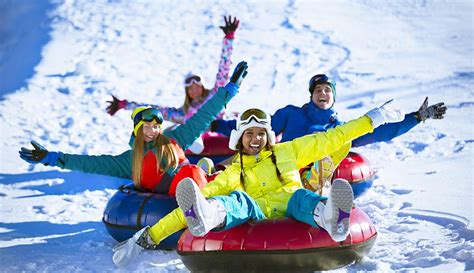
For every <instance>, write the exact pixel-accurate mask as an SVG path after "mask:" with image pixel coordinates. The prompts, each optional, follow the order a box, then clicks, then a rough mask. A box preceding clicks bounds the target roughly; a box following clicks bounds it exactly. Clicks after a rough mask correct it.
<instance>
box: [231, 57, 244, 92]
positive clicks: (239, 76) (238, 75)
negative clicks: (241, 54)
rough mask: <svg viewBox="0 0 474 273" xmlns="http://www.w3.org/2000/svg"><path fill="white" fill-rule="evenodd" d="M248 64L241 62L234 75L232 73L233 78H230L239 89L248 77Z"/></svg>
mask: <svg viewBox="0 0 474 273" xmlns="http://www.w3.org/2000/svg"><path fill="white" fill-rule="evenodd" d="M247 68H248V65H247V62H245V61H242V62H240V63H239V64H238V65H237V66H236V67H235V69H234V73H232V76H231V77H230V82H231V83H234V84H236V85H237V86H238V87H240V84H241V83H242V80H243V79H244V78H245V76H247Z"/></svg>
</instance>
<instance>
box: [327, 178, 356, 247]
mask: <svg viewBox="0 0 474 273" xmlns="http://www.w3.org/2000/svg"><path fill="white" fill-rule="evenodd" d="M331 198H332V208H331V209H332V215H333V218H332V219H331V234H333V236H332V237H333V239H334V240H335V241H337V242H340V241H344V240H345V239H346V237H347V231H348V230H349V217H346V218H343V219H342V220H341V221H340V222H339V217H340V211H342V212H343V213H347V214H349V213H350V212H351V210H352V203H353V201H354V193H353V192H352V187H351V185H350V184H349V183H348V182H346V181H344V180H338V179H337V180H334V182H333V184H332V188H331ZM341 216H342V217H344V215H341ZM341 231H343V232H341Z"/></svg>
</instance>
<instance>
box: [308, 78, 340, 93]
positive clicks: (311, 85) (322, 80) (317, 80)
mask: <svg viewBox="0 0 474 273" xmlns="http://www.w3.org/2000/svg"><path fill="white" fill-rule="evenodd" d="M321 83H328V84H329V85H331V88H333V89H334V88H335V86H336V83H335V82H334V81H332V80H330V79H329V78H328V76H326V74H316V75H314V76H313V77H312V78H311V79H310V80H309V92H311V93H313V90H314V87H316V85H317V84H321Z"/></svg>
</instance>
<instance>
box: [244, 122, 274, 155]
mask: <svg viewBox="0 0 474 273" xmlns="http://www.w3.org/2000/svg"><path fill="white" fill-rule="evenodd" d="M267 139H268V137H267V130H265V129H263V128H260V127H250V128H248V129H247V130H245V131H244V133H243V134H242V147H243V149H244V153H245V154H247V155H256V154H258V153H259V152H260V151H261V150H262V149H263V148H265V146H266V145H267Z"/></svg>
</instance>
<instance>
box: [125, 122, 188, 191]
mask: <svg viewBox="0 0 474 273" xmlns="http://www.w3.org/2000/svg"><path fill="white" fill-rule="evenodd" d="M144 146H145V140H144V137H143V126H142V127H140V128H139V129H138V133H137V136H136V137H135V142H134V143H133V147H132V179H133V184H134V185H135V186H136V187H139V188H140V187H141V185H140V181H141V176H142V167H143V159H144V157H145V148H144ZM153 147H154V148H155V157H156V169H157V170H158V171H159V172H167V171H168V170H170V169H176V168H178V164H179V159H178V155H177V154H176V153H175V151H174V149H173V147H172V144H171V141H170V139H169V138H168V137H166V136H164V135H163V134H159V135H158V136H157V138H156V139H155V141H154V145H153Z"/></svg>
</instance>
